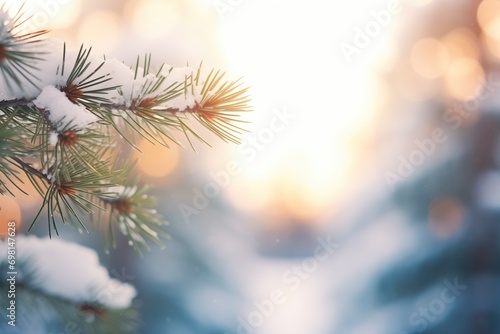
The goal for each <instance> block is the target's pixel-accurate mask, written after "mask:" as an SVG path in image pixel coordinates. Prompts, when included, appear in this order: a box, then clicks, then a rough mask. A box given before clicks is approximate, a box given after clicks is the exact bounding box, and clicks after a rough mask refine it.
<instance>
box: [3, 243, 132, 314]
mask: <svg viewBox="0 0 500 334" xmlns="http://www.w3.org/2000/svg"><path fill="white" fill-rule="evenodd" d="M16 242H17V254H16V255H17V257H16V258H17V262H18V263H21V262H25V263H26V264H27V265H28V268H27V270H29V273H31V272H32V273H33V275H32V276H30V275H29V273H28V272H26V273H23V272H20V270H22V267H20V266H18V268H17V269H18V275H19V276H18V278H19V280H23V279H29V278H31V277H33V279H30V280H29V281H23V283H24V284H27V285H28V286H30V287H31V288H33V289H38V290H40V291H42V292H43V293H46V294H47V295H52V296H56V297H60V298H62V299H65V300H69V301H71V302H74V303H77V304H84V303H89V304H95V303H99V304H102V305H103V306H104V307H107V308H110V309H123V308H127V307H129V306H130V304H131V302H132V299H133V298H134V297H135V296H136V290H135V288H134V287H133V286H132V285H130V284H127V283H122V282H120V281H118V280H116V279H113V278H110V277H109V274H108V272H107V270H106V269H105V268H104V267H103V266H101V265H100V264H99V259H98V257H97V253H96V252H95V251H94V250H93V249H90V248H87V247H83V246H81V245H78V244H75V243H71V242H67V241H63V240H61V239H57V238H56V239H49V238H44V239H39V238H37V237H35V236H23V235H19V236H17V240H16ZM6 261H7V241H6V240H0V263H2V262H6Z"/></svg>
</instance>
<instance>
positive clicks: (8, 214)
mask: <svg viewBox="0 0 500 334" xmlns="http://www.w3.org/2000/svg"><path fill="white" fill-rule="evenodd" d="M11 221H13V222H15V223H16V231H17V229H18V228H19V227H20V224H21V209H20V207H19V204H18V203H17V201H16V200H14V199H13V198H12V197H10V196H0V223H1V224H0V236H2V235H7V232H8V231H7V227H8V226H7V223H8V222H11Z"/></svg>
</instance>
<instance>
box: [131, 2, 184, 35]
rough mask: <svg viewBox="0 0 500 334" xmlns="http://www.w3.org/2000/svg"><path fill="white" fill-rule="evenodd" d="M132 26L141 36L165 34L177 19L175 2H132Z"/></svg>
mask: <svg viewBox="0 0 500 334" xmlns="http://www.w3.org/2000/svg"><path fill="white" fill-rule="evenodd" d="M130 13H131V14H132V28H133V29H134V30H135V31H136V32H137V33H138V34H139V35H140V36H141V38H148V39H155V38H158V37H160V36H163V35H165V34H167V33H168V32H169V31H170V30H172V28H174V27H175V26H176V24H177V22H178V21H179V12H178V8H177V5H176V2H174V3H172V2H171V1H161V0H144V1H140V2H135V3H134V2H133V3H132V5H131V10H130Z"/></svg>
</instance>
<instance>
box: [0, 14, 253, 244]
mask: <svg viewBox="0 0 500 334" xmlns="http://www.w3.org/2000/svg"><path fill="white" fill-rule="evenodd" d="M26 20H27V19H25V18H23V15H22V13H21V11H19V12H18V13H17V14H16V15H14V16H9V15H8V14H7V10H6V9H5V8H4V7H1V8H0V194H5V193H11V194H12V191H11V190H12V187H15V188H18V189H20V190H21V191H23V192H25V188H26V187H25V183H23V182H24V181H23V179H26V178H27V179H28V180H29V182H30V183H31V184H32V185H33V186H34V188H35V189H36V191H38V193H39V195H40V196H41V198H43V204H42V206H41V208H40V210H39V211H38V214H37V215H36V218H35V220H34V221H33V222H32V224H31V227H33V225H34V224H35V223H36V222H39V221H45V222H46V223H47V227H48V232H49V235H52V234H53V233H56V234H58V223H59V222H62V223H64V224H74V225H75V226H76V227H77V228H79V229H80V230H81V231H85V230H87V228H86V226H87V224H86V223H85V221H87V220H90V221H92V222H93V223H94V224H93V225H94V227H95V228H96V229H97V230H99V231H102V232H103V233H104V234H105V235H106V239H107V243H106V245H107V246H113V247H114V246H115V233H116V232H117V231H119V232H121V233H123V234H124V235H125V236H127V238H128V239H129V244H130V245H132V246H133V247H134V248H135V249H136V250H138V251H140V250H141V249H144V248H145V249H148V248H149V246H148V245H149V242H150V241H152V242H156V243H159V244H161V240H162V239H163V238H165V237H168V234H166V233H165V231H164V230H163V225H166V224H167V222H166V221H165V220H164V219H163V218H162V216H161V215H159V214H158V213H157V211H156V209H155V200H154V198H152V197H151V196H150V195H148V188H147V187H146V186H143V185H141V184H140V182H139V179H138V178H133V179H130V177H129V176H130V175H133V174H134V173H133V172H132V171H133V168H134V164H135V162H134V161H123V157H120V156H119V151H120V150H119V148H120V146H121V145H131V146H132V147H134V148H136V146H135V144H136V142H137V141H138V139H143V138H144V139H146V140H148V141H150V142H152V143H155V144H158V145H162V146H165V147H166V148H168V147H169V145H172V144H180V141H178V140H177V137H178V136H179V135H181V136H182V137H185V138H187V141H188V143H189V145H190V146H191V147H193V148H194V144H193V141H192V139H193V138H196V139H197V140H198V141H201V142H204V143H206V140H205V139H204V138H202V137H201V136H200V135H199V134H198V133H197V132H196V130H195V128H194V127H193V124H194V123H196V122H197V123H199V124H201V125H203V126H204V127H206V128H207V129H209V130H210V131H211V132H212V133H214V134H215V135H217V136H218V137H220V138H221V139H222V140H224V141H226V142H232V143H238V140H239V137H240V136H241V134H242V133H243V131H244V129H243V128H242V125H243V123H245V121H244V120H243V119H242V117H241V116H242V114H243V113H245V112H249V111H251V108H250V106H249V102H250V100H249V97H248V89H247V88H245V87H243V86H242V83H241V82H240V80H236V81H226V80H225V79H224V78H225V76H224V73H222V72H220V71H216V70H212V71H210V72H209V74H208V75H206V76H203V74H202V69H201V65H200V67H199V68H198V69H196V70H193V69H191V68H188V67H186V68H174V67H171V66H168V65H166V64H164V65H162V66H161V67H160V68H159V69H157V70H155V71H153V70H152V66H151V55H146V56H145V57H138V58H137V62H136V64H135V66H132V67H128V66H126V65H124V64H123V63H121V62H119V61H117V60H115V59H106V58H102V57H97V56H95V55H93V53H92V50H91V48H85V47H84V46H82V47H81V48H80V49H79V50H78V51H76V50H75V51H69V50H67V49H66V45H65V44H64V43H62V42H59V41H55V40H51V39H44V38H43V36H44V34H45V33H46V31H37V32H24V31H23V29H24V27H23V24H24V23H25V22H26ZM21 173H24V174H25V175H26V178H24V177H22V175H21ZM31 227H30V229H31Z"/></svg>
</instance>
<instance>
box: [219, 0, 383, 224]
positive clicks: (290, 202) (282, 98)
mask: <svg viewBox="0 0 500 334" xmlns="http://www.w3.org/2000/svg"><path fill="white" fill-rule="evenodd" d="M241 6H242V7H244V8H241V10H238V9H240V8H237V9H235V10H234V11H232V12H228V13H227V14H226V17H225V18H224V21H223V23H221V32H222V44H223V46H224V48H225V51H226V53H227V54H228V59H230V61H231V65H232V66H233V68H234V70H235V71H237V73H244V74H245V77H244V80H245V82H246V83H248V84H249V85H250V86H251V87H252V100H253V105H254V106H255V113H254V114H253V115H252V120H251V121H252V126H253V128H252V129H251V134H250V135H249V136H254V137H257V138H258V136H259V134H263V135H264V132H265V131H267V130H265V129H266V128H269V124H270V122H272V117H273V110H274V109H276V108H278V109H287V110H288V112H289V113H290V114H291V115H293V117H291V119H290V121H289V122H288V124H283V127H282V128H280V130H279V131H275V132H274V133H273V139H272V141H269V143H267V144H266V143H262V142H259V144H261V145H262V148H261V149H260V150H259V151H258V150H257V149H255V151H256V152H258V158H256V159H255V160H251V161H248V160H245V159H242V166H243V169H244V172H243V173H242V175H244V176H241V178H250V179H251V182H242V184H243V183H244V184H247V185H248V186H245V187H243V186H242V187H236V186H235V187H234V188H235V189H239V190H233V189H231V190H230V198H231V199H232V200H233V201H234V203H235V204H236V205H237V206H239V207H247V206H248V200H247V201H245V198H252V203H253V201H255V199H257V201H258V202H259V203H260V204H259V206H261V207H265V202H267V203H275V204H276V205H280V206H283V207H285V208H286V210H287V211H288V212H289V214H290V215H292V216H298V217H301V218H308V217H314V216H317V215H319V214H321V212H323V210H325V209H326V208H329V207H331V206H332V204H333V202H334V201H335V198H337V197H339V196H341V189H342V186H343V185H344V182H345V181H346V180H347V179H348V178H349V177H350V175H351V174H350V173H351V168H350V166H351V163H352V161H353V158H354V156H355V155H356V154H358V152H355V151H354V150H353V149H352V147H350V144H351V140H352V137H353V135H354V134H355V133H356V132H357V131H361V129H362V128H364V127H366V124H367V120H369V119H370V118H371V117H372V116H371V114H370V113H371V112H372V106H371V105H370V104H369V101H370V98H369V97H370V93H369V92H370V89H372V88H374V86H373V85H374V84H376V83H375V82H374V81H373V80H372V79H371V77H370V74H369V73H370V71H369V70H367V64H366V63H365V62H364V60H363V59H364V58H363V57H361V56H360V57H359V59H360V60H359V61H357V63H356V64H352V66H351V65H349V62H348V61H347V60H346V59H345V58H344V57H343V54H342V53H341V52H340V51H339V48H338V45H337V44H338V43H339V41H340V40H347V39H348V38H349V37H351V36H348V37H346V36H345V35H339V36H336V35H335V33H334V32H335V30H334V27H335V25H336V24H339V22H338V20H340V21H344V20H345V21H346V24H347V25H348V19H347V18H346V17H344V16H343V15H340V14H338V17H335V18H332V17H331V12H329V11H322V10H321V9H320V8H316V7H315V6H309V5H307V4H303V3H296V2H293V3H290V6H287V9H286V11H287V14H286V15H281V14H280V13H282V11H283V7H282V5H281V4H275V3H267V4H266V7H265V8H266V10H265V11H263V10H262V6H258V5H255V4H252V3H251V2H249V3H245V4H244V5H243V4H242V5H241ZM331 6H332V8H335V6H336V5H334V4H331ZM341 6H342V8H343V10H353V12H354V7H355V6H356V4H355V3H353V4H351V3H345V2H344V3H342V5H341ZM349 6H352V7H353V8H350V7H349ZM278 16H279V17H280V21H279V22H280V23H279V27H277V26H276V17H278ZM256 18H258V24H255V19H256ZM297 22H300V24H297ZM353 29H354V27H353ZM303 35H307V36H309V37H308V38H307V39H301V40H302V41H305V43H302V44H301V45H297V43H296V41H295V40H294V39H293V38H291V36H303ZM381 40H382V38H381V39H380V40H379V41H378V42H380V41H381ZM255 50H259V51H258V52H256V51H255ZM313 50H314V51H313ZM311 52H314V56H313V58H314V59H315V61H314V62H311V61H310V60H311ZM363 52H366V53H368V54H369V53H370V52H371V51H370V50H363ZM365 58H367V57H365ZM270 78H273V79H272V80H270ZM264 137H265V136H264ZM238 191H239V192H243V194H237V193H238ZM248 209H249V210H251V209H252V208H248ZM253 210H255V207H253Z"/></svg>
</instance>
